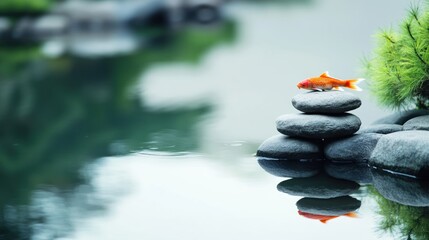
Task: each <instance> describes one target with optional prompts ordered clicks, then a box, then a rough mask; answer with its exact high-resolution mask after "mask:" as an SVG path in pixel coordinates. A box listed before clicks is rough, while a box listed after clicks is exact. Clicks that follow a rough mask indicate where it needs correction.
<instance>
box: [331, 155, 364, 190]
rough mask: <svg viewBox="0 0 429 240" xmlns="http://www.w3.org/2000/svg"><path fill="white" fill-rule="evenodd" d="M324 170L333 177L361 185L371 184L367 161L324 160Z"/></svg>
mask: <svg viewBox="0 0 429 240" xmlns="http://www.w3.org/2000/svg"><path fill="white" fill-rule="evenodd" d="M325 172H326V173H327V174H328V175H329V176H332V177H334V178H338V179H345V180H349V181H354V182H357V183H359V184H362V185H368V184H372V174H371V169H370V168H369V167H368V164H367V163H358V162H355V163H335V162H329V161H328V162H326V163H325Z"/></svg>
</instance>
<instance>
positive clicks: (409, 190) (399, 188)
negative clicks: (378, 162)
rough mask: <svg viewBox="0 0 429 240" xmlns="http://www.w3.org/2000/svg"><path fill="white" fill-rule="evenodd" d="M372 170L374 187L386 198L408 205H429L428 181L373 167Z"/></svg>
mask: <svg viewBox="0 0 429 240" xmlns="http://www.w3.org/2000/svg"><path fill="white" fill-rule="evenodd" d="M371 172H372V175H373V176H374V188H375V189H377V191H378V192H379V193H380V194H381V195H382V196H383V197H384V198H386V199H388V200H390V201H393V202H397V203H400V204H403V205H407V206H415V207H427V206H429V188H428V186H427V182H422V181H419V180H417V179H414V178H409V177H404V176H397V175H393V174H391V173H387V172H385V171H381V170H375V169H372V170H371Z"/></svg>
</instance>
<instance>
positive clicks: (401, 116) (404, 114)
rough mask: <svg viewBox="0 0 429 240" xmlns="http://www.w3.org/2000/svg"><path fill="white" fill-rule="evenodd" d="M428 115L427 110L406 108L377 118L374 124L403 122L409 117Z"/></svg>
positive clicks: (428, 111)
mask: <svg viewBox="0 0 429 240" xmlns="http://www.w3.org/2000/svg"><path fill="white" fill-rule="evenodd" d="M423 115H429V110H417V109H416V110H406V111H401V112H396V113H393V114H391V115H388V116H386V117H383V118H381V119H378V120H377V121H375V122H374V124H380V123H381V124H401V125H402V124H404V123H405V122H406V121H408V120H410V119H411V118H415V117H418V116H423Z"/></svg>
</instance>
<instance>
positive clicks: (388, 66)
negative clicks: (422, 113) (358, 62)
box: [366, 6, 429, 109]
mask: <svg viewBox="0 0 429 240" xmlns="http://www.w3.org/2000/svg"><path fill="white" fill-rule="evenodd" d="M376 37H377V40H378V46H377V48H376V50H375V52H374V56H373V57H372V58H371V59H370V60H368V61H367V62H366V63H367V64H366V70H367V77H368V78H369V79H370V84H371V91H372V93H373V94H374V95H375V96H376V97H377V98H378V100H379V101H380V103H381V104H383V105H385V106H388V107H391V108H410V107H417V108H422V109H428V108H429V48H428V46H429V8H426V9H425V10H424V11H421V10H420V9H419V7H418V6H412V7H411V9H410V11H409V13H408V16H407V17H406V18H405V20H404V21H403V22H402V24H401V26H400V28H399V30H398V31H394V30H392V29H388V30H383V31H381V32H380V33H378V34H377V36H376Z"/></svg>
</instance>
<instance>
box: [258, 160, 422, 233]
mask: <svg viewBox="0 0 429 240" xmlns="http://www.w3.org/2000/svg"><path fill="white" fill-rule="evenodd" d="M258 162H259V164H260V165H261V167H262V168H263V169H264V170H266V171H267V172H268V173H270V174H273V175H275V176H280V177H287V178H290V177H292V179H288V180H285V181H282V182H280V183H279V184H278V186H277V189H278V190H279V191H281V192H284V193H287V194H289V195H293V196H304V198H302V199H300V200H299V201H298V202H297V203H296V205H297V208H298V214H299V215H301V216H303V217H306V218H309V219H313V220H319V221H321V222H323V223H326V222H327V221H329V220H331V219H334V218H337V217H340V216H346V217H356V216H357V213H356V211H357V210H358V209H359V208H360V207H361V200H359V199H357V198H356V197H352V196H349V195H350V194H351V195H353V196H355V195H356V196H360V197H363V198H365V197H371V198H374V199H375V201H376V203H377V212H378V214H379V215H380V216H381V217H382V218H381V220H380V221H379V226H378V228H379V229H380V230H381V231H383V232H387V233H390V234H392V235H393V236H394V238H395V239H418V240H424V239H425V240H426V239H429V182H428V181H426V180H425V181H424V180H419V179H414V178H410V177H406V176H400V175H397V174H392V173H389V172H386V171H381V170H376V169H373V168H370V167H369V166H368V164H366V163H333V162H329V161H317V162H316V163H317V164H316V165H313V164H315V163H314V162H311V161H310V162H309V161H292V160H273V159H271V160H266V159H265V160H263V158H259V159H258ZM310 166H311V167H310ZM315 166H318V167H319V168H317V167H315ZM300 171H302V172H301V174H300V173H299V172H300ZM339 179H344V180H339ZM346 180H347V181H346ZM358 183H359V184H361V185H366V186H365V187H361V188H359V184H358Z"/></svg>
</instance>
